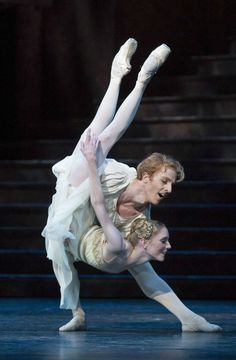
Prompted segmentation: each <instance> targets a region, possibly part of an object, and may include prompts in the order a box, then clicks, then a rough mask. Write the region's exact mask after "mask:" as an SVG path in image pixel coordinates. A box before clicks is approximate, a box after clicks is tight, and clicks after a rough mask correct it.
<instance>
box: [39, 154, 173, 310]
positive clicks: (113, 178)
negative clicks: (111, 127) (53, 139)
mask: <svg viewBox="0 0 236 360" xmlns="http://www.w3.org/2000/svg"><path fill="white" fill-rule="evenodd" d="M81 156H82V155H81V153H79V154H76V155H71V156H67V157H66V158H65V159H63V160H61V161H60V162H58V163H57V164H55V165H54V166H53V168H52V171H53V173H54V175H55V176H56V177H57V184H56V193H55V194H54V195H53V198H52V203H51V205H50V207H49V210H48V220H47V224H46V226H45V228H44V230H43V232H42V235H43V236H44V237H45V244H46V251H47V257H48V258H49V259H50V260H52V262H53V269H54V273H55V276H56V278H57V280H58V283H59V285H60V290H61V303H60V307H61V308H65V309H76V307H77V305H78V301H79V288H80V284H79V280H78V274H77V271H76V270H75V268H74V265H73V263H74V262H75V261H83V262H86V263H87V264H89V265H91V266H93V267H95V268H98V269H100V270H104V271H108V272H116V271H115V269H112V268H110V269H109V267H108V266H107V265H108V264H107V262H105V260H104V259H103V257H102V246H103V244H104V240H105V239H104V233H103V230H102V228H101V226H98V225H97V220H96V216H95V212H94V210H93V207H92V205H91V203H90V199H89V180H88V179H86V180H85V181H84V182H83V183H82V184H80V185H79V186H78V187H73V186H71V185H70V184H69V182H68V179H69V175H70V171H71V167H72V164H74V162H77V161H80V159H81V158H80V157H81ZM98 173H99V175H100V179H101V185H102V190H103V193H104V198H105V203H106V209H107V211H108V214H109V216H110V218H111V220H112V221H113V223H114V224H115V225H116V226H117V228H118V229H119V230H120V231H121V232H122V233H123V235H124V237H125V236H126V235H127V234H128V233H129V232H130V226H131V223H132V222H133V221H134V219H137V218H139V217H144V216H146V217H150V209H149V208H147V209H146V211H145V212H144V214H142V213H141V214H138V215H135V216H132V217H130V218H127V219H124V218H122V217H121V216H119V214H118V213H117V212H116V205H117V200H118V198H119V195H120V193H121V192H122V191H124V189H125V188H126V187H127V186H128V185H129V184H130V182H131V181H132V180H133V179H135V178H136V170H135V169H134V168H130V167H129V166H127V165H126V164H123V163H120V162H117V161H115V160H113V159H105V161H104V163H103V164H102V166H101V167H100V168H99V169H98ZM127 270H129V271H130V273H131V274H132V275H133V276H134V277H135V279H136V281H137V282H138V284H139V286H140V287H141V288H142V290H143V291H144V292H145V294H146V295H147V296H149V297H153V296H155V295H157V294H159V293H163V291H164V292H167V291H169V290H170V288H169V286H168V285H167V284H166V283H164V282H163V280H162V279H160V278H159V277H158V276H157V274H156V273H155V272H154V270H153V269H152V267H151V265H150V264H149V263H145V264H143V265H137V266H133V267H132V269H127ZM157 278H158V280H159V281H161V287H160V284H159V286H157V283H156V280H157ZM163 284H165V285H166V286H164V287H163Z"/></svg>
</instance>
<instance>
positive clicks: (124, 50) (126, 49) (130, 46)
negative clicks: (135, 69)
mask: <svg viewBox="0 0 236 360" xmlns="http://www.w3.org/2000/svg"><path fill="white" fill-rule="evenodd" d="M137 45H138V43H137V41H136V40H135V39H133V38H130V39H128V40H127V41H126V42H125V43H124V44H123V45H122V46H121V47H120V50H119V51H118V53H117V54H116V56H115V58H114V60H113V62H112V66H111V78H112V79H121V78H122V77H123V76H125V75H126V74H128V73H129V72H130V70H131V65H130V60H131V58H132V56H133V54H134V53H135V51H136V49H137Z"/></svg>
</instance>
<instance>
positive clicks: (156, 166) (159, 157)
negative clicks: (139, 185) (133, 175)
mask: <svg viewBox="0 0 236 360" xmlns="http://www.w3.org/2000/svg"><path fill="white" fill-rule="evenodd" d="M163 167H164V168H166V169H173V170H174V171H175V172H176V182H180V181H183V180H184V168H183V166H182V165H181V164H180V162H179V161H177V160H175V159H174V158H172V157H171V156H169V155H165V154H161V153H157V152H155V153H152V154H151V155H150V156H148V157H147V158H145V159H144V160H143V161H141V162H140V163H139V164H138V166H137V179H138V180H141V179H142V177H143V175H144V173H147V174H148V175H149V176H150V177H152V175H153V174H154V173H155V172H156V171H160V170H161V169H162V168H163Z"/></svg>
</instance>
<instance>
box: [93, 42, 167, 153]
mask: <svg viewBox="0 0 236 360" xmlns="http://www.w3.org/2000/svg"><path fill="white" fill-rule="evenodd" d="M169 54H170V48H169V47H168V46H167V45H165V44H162V45H161V46H159V47H157V48H156V49H155V50H153V51H152V52H151V54H150V55H149V57H148V58H147V60H146V61H145V62H144V64H143V66H142V68H141V70H140V72H139V74H138V78H137V82H136V84H135V87H134V89H133V90H132V92H131V93H130V94H129V96H128V97H127V98H126V99H125V101H124V102H123V103H122V104H121V106H120V108H119V109H118V111H117V113H116V115H115V117H114V119H113V121H112V122H111V123H110V125H109V126H107V127H106V128H105V130H104V131H103V132H102V133H101V135H100V136H99V139H100V141H101V145H102V149H103V152H104V155H105V156H107V154H108V152H109V151H110V150H111V148H112V146H113V145H114V144H115V143H116V142H117V141H118V140H119V139H120V137H121V136H122V135H123V134H124V132H125V131H126V130H127V129H128V127H129V125H130V124H131V122H132V121H133V119H134V117H135V115H136V113H137V110H138V107H139V105H140V102H141V100H142V96H143V93H144V91H145V89H146V87H147V85H148V83H149V81H150V80H151V78H152V77H153V75H154V74H155V73H156V72H157V71H158V69H159V68H160V66H161V65H162V64H163V63H164V62H165V60H166V59H167V57H168V56H169Z"/></svg>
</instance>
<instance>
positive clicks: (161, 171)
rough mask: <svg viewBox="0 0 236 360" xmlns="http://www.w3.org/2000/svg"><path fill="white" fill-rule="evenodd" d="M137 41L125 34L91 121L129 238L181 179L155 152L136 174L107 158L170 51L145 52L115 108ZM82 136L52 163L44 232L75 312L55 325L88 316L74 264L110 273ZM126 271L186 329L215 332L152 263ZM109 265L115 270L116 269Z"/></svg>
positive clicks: (110, 199) (66, 301) (117, 221)
mask: <svg viewBox="0 0 236 360" xmlns="http://www.w3.org/2000/svg"><path fill="white" fill-rule="evenodd" d="M136 47H137V42H136V41H135V40H134V39H129V40H128V41H127V42H126V43H125V44H124V45H123V46H122V47H121V48H120V51H119V52H118V54H117V55H116V57H115V58H114V61H113V63H112V69H111V79H110V84H109V87H108V90H107V92H106V94H105V97H104V99H103V100H102V103H101V105H100V107H99V109H98V112H97V114H96V116H95V118H94V120H93V121H92V123H91V124H90V126H89V129H90V130H92V132H93V133H94V134H96V135H97V136H98V138H99V141H100V143H101V150H102V151H100V152H99V153H98V159H97V162H98V175H99V176H100V177H101V187H102V191H103V193H104V197H105V203H106V209H107V212H108V214H109V217H110V219H111V221H112V222H113V224H114V225H115V226H116V227H117V228H119V230H121V231H122V233H123V234H124V237H126V238H127V235H128V234H129V233H130V231H131V226H132V223H133V222H134V220H136V219H143V217H144V216H147V217H149V215H150V214H149V212H150V207H149V204H150V203H151V204H158V203H159V202H160V201H161V200H162V198H164V197H165V196H166V195H168V194H169V193H170V192H171V190H172V185H173V184H174V183H175V182H177V181H181V180H182V179H183V177H184V173H183V168H182V166H181V165H180V164H179V163H178V162H177V161H175V160H173V159H172V158H170V157H168V156H165V155H162V154H158V153H154V154H152V155H151V156H150V157H148V158H147V159H145V160H144V161H143V162H142V163H141V164H140V165H139V166H138V169H137V173H136V171H135V169H133V168H129V167H128V166H127V165H125V164H121V163H118V162H116V161H115V160H111V159H106V156H107V154H108V152H109V151H110V149H111V148H112V146H113V145H114V144H115V143H116V142H117V141H118V139H119V138H120V137H121V136H122V134H123V133H124V131H125V130H126V129H127V128H128V126H129V125H130V123H131V122H132V120H133V118H134V116H135V114H136V112H137V109H138V106H139V104H140V101H141V98H142V95H143V92H144V90H145V88H146V86H147V84H148V83H149V81H150V79H151V78H152V76H153V75H154V74H155V73H156V72H157V70H158V69H159V67H160V66H161V65H162V64H163V62H164V61H165V60H166V58H167V57H168V55H169V53H170V49H169V48H168V47H167V46H166V45H161V46H159V47H158V48H156V49H155V50H154V51H153V52H152V53H151V54H150V55H149V57H148V58H147V60H146V61H145V62H144V64H143V66H142V68H141V70H140V72H139V74H138V78H137V82H136V84H135V87H134V89H133V90H132V92H131V93H130V95H129V96H128V97H127V98H126V100H125V101H124V102H123V104H122V105H121V107H120V108H119V109H118V111H117V112H116V114H115V110H116V105H117V99H118V95H119V88H120V83H121V79H122V77H123V76H124V75H126V74H127V73H128V72H129V71H130V70H131V66H130V59H131V57H132V55H133V53H134V52H135V50H136ZM83 139H87V135H86V133H84V134H83V135H82V137H81V139H80V141H79V143H78V144H77V146H76V148H75V150H74V152H73V154H72V155H71V156H68V157H66V158H65V159H63V160H62V161H61V162H59V163H57V164H56V165H54V167H53V172H54V174H55V175H56V176H57V185H56V194H55V195H54V196H53V201H52V204H51V206H50V207H49V214H48V222H47V225H46V227H45V229H44V231H43V236H44V237H45V239H46V248H47V256H48V258H49V259H51V260H52V261H53V269H54V272H55V275H56V277H57V280H58V282H59V284H60V289H61V305H60V306H61V308H66V309H72V312H73V318H72V320H71V321H70V322H69V323H67V324H66V325H64V326H62V327H61V328H60V331H75V330H81V329H84V327H85V314H84V312H83V310H82V308H81V305H80V301H79V280H78V276H77V272H76V270H75V268H74V265H73V262H74V261H85V262H87V263H88V264H90V265H92V266H95V267H97V268H100V269H103V270H106V271H109V266H106V268H104V264H102V265H101V264H100V261H102V260H101V250H100V249H101V238H103V236H104V234H103V231H104V229H102V228H101V227H99V226H98V225H97V226H92V225H94V224H96V219H95V213H94V210H93V208H92V206H91V203H90V201H89V195H90V191H91V189H90V187H89V180H88V175H89V174H88V165H87V162H86V159H85V158H84V156H83V154H82V153H81V150H80V146H81V143H82V144H83ZM162 228H164V227H162ZM164 229H166V228H164ZM165 231H166V230H165ZM111 260H112V259H111ZM133 265H134V264H133ZM128 270H129V271H130V273H131V274H132V275H133V276H134V278H135V279H136V281H137V282H138V284H139V286H140V287H141V288H142V290H143V291H144V293H145V294H146V295H147V296H148V297H150V298H152V299H154V300H156V301H158V302H160V303H161V304H163V305H164V306H165V307H167V309H169V310H170V311H171V312H172V313H173V314H174V315H176V316H177V317H178V319H179V320H180V321H181V323H182V330H183V331H219V330H220V328H219V327H218V326H217V325H213V324H210V323H208V322H207V321H206V320H205V319H203V318H202V317H199V316H198V315H196V314H194V313H193V312H192V311H190V310H189V309H188V308H186V307H185V306H184V304H183V303H182V302H181V301H180V300H179V299H178V297H177V296H176V295H175V294H174V292H173V291H172V290H171V288H170V287H169V286H168V285H167V284H166V282H164V281H163V280H162V279H161V278H160V277H159V276H158V275H157V274H156V273H155V271H154V270H153V268H152V266H151V265H150V263H149V262H147V261H144V262H143V263H142V264H141V263H139V262H138V264H136V265H135V266H132V267H130V268H128ZM110 271H114V269H113V267H111V269H110ZM118 271H119V269H118Z"/></svg>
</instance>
